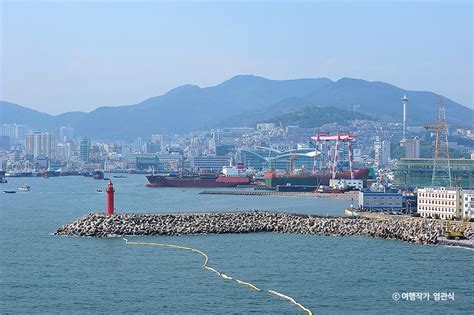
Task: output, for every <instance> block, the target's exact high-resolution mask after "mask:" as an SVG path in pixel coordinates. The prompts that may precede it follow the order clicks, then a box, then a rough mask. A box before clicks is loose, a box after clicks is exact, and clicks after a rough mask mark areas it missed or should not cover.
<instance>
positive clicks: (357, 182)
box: [329, 178, 364, 190]
mask: <svg viewBox="0 0 474 315" xmlns="http://www.w3.org/2000/svg"><path fill="white" fill-rule="evenodd" d="M329 186H331V187H334V188H340V189H344V188H347V187H353V188H355V189H359V190H360V189H362V188H364V181H363V180H362V179H338V178H336V179H333V178H331V179H330V180H329Z"/></svg>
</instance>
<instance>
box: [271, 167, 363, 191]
mask: <svg viewBox="0 0 474 315" xmlns="http://www.w3.org/2000/svg"><path fill="white" fill-rule="evenodd" d="M368 177H369V169H368V168H360V169H357V170H354V178H353V179H362V180H364V179H367V178H368ZM331 178H332V174H330V173H316V174H307V175H277V174H276V173H275V172H269V173H267V174H266V175H265V185H266V186H267V187H276V186H284V185H292V186H293V185H301V186H321V185H323V186H328V185H329V180H330V179H331ZM350 178H351V174H350V173H349V172H343V173H336V179H350Z"/></svg>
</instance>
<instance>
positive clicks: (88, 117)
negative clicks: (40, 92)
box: [0, 75, 473, 139]
mask: <svg viewBox="0 0 474 315" xmlns="http://www.w3.org/2000/svg"><path fill="white" fill-rule="evenodd" d="M404 93H406V94H407V96H408V98H409V106H408V117H409V122H410V123H411V124H424V123H433V122H434V121H435V118H436V112H437V106H438V102H439V95H436V94H434V93H431V92H417V91H406V90H403V89H401V88H398V87H396V86H393V85H390V84H386V83H382V82H368V81H364V80H357V79H347V78H345V79H341V80H338V81H336V82H333V81H331V80H329V79H326V78H319V79H298V80H282V81H278V80H269V79H265V78H262V77H257V76H251V75H240V76H236V77H233V78H231V79H229V80H227V81H225V82H223V83H221V84H218V85H216V86H212V87H206V88H200V87H197V86H194V85H185V86H181V87H177V88H175V89H172V90H170V91H169V92H168V93H166V94H164V95H161V96H156V97H152V98H149V99H147V100H145V101H143V102H141V103H139V104H135V105H127V106H117V107H111V106H108V107H99V108H97V109H96V110H94V111H92V112H89V113H84V112H68V113H64V114H61V115H58V116H51V115H49V114H45V113H40V112H37V111H34V110H31V109H28V108H25V107H22V106H19V105H15V104H12V103H8V102H0V123H19V124H25V125H28V126H30V127H32V128H34V129H38V130H50V131H53V132H57V130H58V128H59V127H60V126H71V127H73V128H74V129H75V134H76V135H79V136H88V137H91V138H95V139H133V138H135V137H137V136H142V137H148V136H149V135H151V134H153V133H174V132H176V133H179V132H187V131H192V130H196V129H203V128H210V127H219V126H220V127H223V126H239V125H249V124H250V125H251V124H254V123H256V122H259V121H263V120H266V119H272V118H274V117H276V116H278V115H281V114H284V113H287V112H292V111H295V110H297V109H302V108H305V107H315V106H321V107H329V106H332V107H337V108H339V109H347V108H348V106H352V105H359V111H360V112H362V113H365V114H369V115H376V116H377V117H385V118H387V119H389V120H393V121H400V120H401V116H402V106H401V101H400V98H401V97H402V96H403V94H404ZM446 112H447V116H448V123H450V124H463V125H465V124H468V123H472V118H473V110H472V109H469V108H467V107H465V106H462V105H460V104H457V103H455V102H453V101H451V100H449V99H447V103H446Z"/></svg>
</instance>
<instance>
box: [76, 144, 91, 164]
mask: <svg viewBox="0 0 474 315" xmlns="http://www.w3.org/2000/svg"><path fill="white" fill-rule="evenodd" d="M90 151H91V141H90V140H89V139H87V138H83V139H82V140H81V144H80V146H79V156H80V159H81V161H82V162H84V163H89V161H90Z"/></svg>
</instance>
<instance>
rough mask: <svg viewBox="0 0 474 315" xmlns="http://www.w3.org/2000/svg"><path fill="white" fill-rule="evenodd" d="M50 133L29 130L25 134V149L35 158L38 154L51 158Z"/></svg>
mask: <svg viewBox="0 0 474 315" xmlns="http://www.w3.org/2000/svg"><path fill="white" fill-rule="evenodd" d="M51 146H52V140H51V134H50V133H48V132H39V131H35V132H31V133H28V134H26V135H25V151H26V154H27V155H32V156H33V157H34V158H35V159H36V158H38V157H39V156H40V155H43V156H45V157H47V158H48V159H51Z"/></svg>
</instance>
